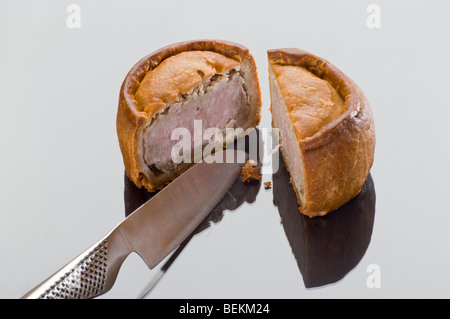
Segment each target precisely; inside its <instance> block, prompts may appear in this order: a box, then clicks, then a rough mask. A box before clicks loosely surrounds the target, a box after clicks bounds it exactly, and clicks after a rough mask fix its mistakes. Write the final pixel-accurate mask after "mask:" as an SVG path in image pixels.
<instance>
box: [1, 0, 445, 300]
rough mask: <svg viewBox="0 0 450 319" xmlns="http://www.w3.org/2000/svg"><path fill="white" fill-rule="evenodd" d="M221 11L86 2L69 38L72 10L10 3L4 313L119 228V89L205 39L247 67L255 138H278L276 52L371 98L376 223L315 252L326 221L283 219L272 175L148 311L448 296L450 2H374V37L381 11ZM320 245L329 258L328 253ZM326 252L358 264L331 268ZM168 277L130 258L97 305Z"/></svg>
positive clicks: (268, 5) (356, 4)
mask: <svg viewBox="0 0 450 319" xmlns="http://www.w3.org/2000/svg"><path fill="white" fill-rule="evenodd" d="M218 1H219V2H220V4H218V5H220V8H221V12H220V14H218V13H217V6H206V5H205V3H204V1H197V0H192V1H177V0H168V1H163V2H158V3H153V2H149V1H143V0H136V1H133V4H132V5H130V2H129V1H114V2H111V1H106V0H97V1H87V0H80V1H75V2H74V3H77V4H79V6H80V8H81V27H80V28H76V29H71V28H69V27H68V25H67V18H68V17H69V13H68V12H67V7H68V5H69V3H68V2H64V1H41V0H24V1H13V0H8V1H2V2H1V4H0V16H1V17H0V34H1V39H2V48H4V50H1V52H0V57H1V58H0V70H1V72H0V87H1V88H2V89H1V90H0V95H1V101H2V103H1V105H0V216H1V222H0V254H1V258H2V261H4V262H3V263H2V266H1V272H0V298H20V297H21V296H23V295H24V294H25V293H26V292H28V291H29V290H30V289H31V288H32V287H34V286H36V285H37V284H38V283H40V282H41V281H42V280H44V279H45V278H47V277H48V276H49V275H51V274H52V273H53V272H54V271H55V270H56V269H59V268H60V267H62V266H64V265H65V264H66V263H67V262H68V261H70V260H72V259H73V258H74V257H75V256H77V255H79V254H80V253H81V252H82V251H84V250H85V249H86V248H87V247H89V246H90V245H92V243H94V242H95V241H96V240H98V239H99V238H101V237H102V236H104V235H105V234H106V233H107V232H108V231H109V230H110V229H112V228H113V227H114V226H115V225H117V224H118V223H119V222H120V221H122V220H123V219H124V216H125V207H124V166H123V161H122V156H121V154H120V150H119V145H118V142H117V134H116V129H115V120H116V112H117V104H118V98H119V91H120V86H121V84H122V81H123V79H124V78H125V75H126V74H127V72H128V71H129V70H130V69H131V68H132V66H133V65H134V64H135V63H136V62H137V61H138V60H139V59H141V58H142V57H144V56H145V55H147V54H149V53H151V52H153V51H154V50H157V49H159V48H161V47H163V46H166V45H168V44H170V43H175V42H179V41H184V40H190V39H202V38H219V39H225V40H230V41H235V42H238V43H240V44H242V45H245V46H247V47H248V48H249V49H250V52H251V53H252V54H253V55H254V57H255V60H256V63H257V65H258V76H259V79H260V85H261V92H262V100H263V107H262V121H261V125H260V127H261V132H262V129H265V128H269V127H270V126H271V118H270V112H269V107H270V97H269V87H268V72H267V53H266V51H267V50H268V49H274V48H283V47H296V48H302V49H305V50H307V51H310V52H311V53H314V54H316V55H319V56H321V57H324V58H326V59H327V60H329V61H330V62H331V63H333V64H334V65H336V66H337V67H338V68H339V69H341V70H342V71H343V72H344V73H346V74H347V75H348V76H349V77H351V78H352V79H353V80H354V81H355V82H356V83H357V84H358V85H359V86H360V87H361V89H362V90H363V92H364V93H365V94H366V96H367V98H368V100H369V102H370V104H371V106H372V110H373V113H374V118H375V129H376V138H377V143H376V152H375V162H374V165H373V167H372V170H371V177H372V181H373V185H374V189H375V190H376V202H375V204H374V205H375V214H374V217H372V215H373V211H372V210H371V209H368V210H367V211H368V212H369V213H367V212H366V213H365V214H364V213H362V212H363V210H364V209H361V210H360V209H359V208H358V209H355V210H354V211H353V212H349V211H347V212H345V213H344V214H336V215H335V218H336V220H335V221H336V224H337V223H339V225H341V226H340V227H342V229H344V230H345V228H346V227H347V226H349V224H352V223H353V225H358V226H354V227H350V230H348V229H347V230H345V231H346V234H348V236H341V235H342V234H340V233H339V232H337V233H336V232H334V231H332V232H327V231H325V233H326V235H323V236H322V235H321V233H322V231H323V230H324V229H327V230H328V229H330V228H333V227H334V226H335V225H334V224H335V223H334V221H333V223H331V219H332V218H331V216H333V215H330V220H328V219H323V220H320V221H318V220H312V221H306V220H305V219H303V218H302V217H301V216H299V215H298V214H294V213H292V212H294V211H295V209H294V208H292V209H291V208H289V210H288V211H283V209H282V204H283V205H286V207H287V206H288V205H287V202H288V198H289V196H288V194H287V193H288V192H289V189H290V188H289V187H288V186H289V185H288V184H286V182H281V181H278V178H279V177H280V178H281V177H282V176H279V175H275V176H274V177H273V176H272V174H270V172H264V174H263V175H262V180H261V183H260V184H257V185H254V186H251V185H236V186H235V187H237V188H236V192H231V193H230V194H232V195H230V196H231V197H230V199H232V200H231V202H230V204H227V205H229V206H227V207H228V208H227V209H223V210H222V212H221V213H220V214H218V217H217V218H213V219H212V220H214V222H210V223H205V224H204V226H205V228H204V229H203V230H202V231H200V232H198V233H197V234H196V235H195V236H193V237H192V238H191V240H190V241H189V242H188V243H187V244H186V245H185V246H184V248H183V249H182V251H180V252H179V254H178V255H177V257H176V258H175V260H174V261H173V262H171V263H170V267H169V268H168V269H167V271H166V272H165V274H164V276H163V277H162V279H161V280H160V281H159V282H158V284H157V285H156V286H155V287H154V289H152V291H151V293H150V294H148V295H147V298H208V297H209V298H352V297H357V298H403V297H406V298H409V297H413V298H424V297H433V298H442V297H444V298H448V297H450V292H449V289H448V284H449V282H450V281H449V279H448V269H449V267H450V252H449V249H448V247H449V244H450V232H449V231H448V229H449V227H450V209H449V205H448V198H449V186H448V180H450V165H449V164H448V163H450V147H448V145H449V143H450V141H449V136H450V126H449V125H448V119H449V118H450V108H449V107H448V93H447V92H448V84H449V83H450V79H449V76H448V72H447V70H450V59H448V57H449V56H450V44H449V42H448V41H445V39H448V36H449V30H450V20H449V19H448V12H450V2H449V1H446V0H436V1H433V2H432V3H431V2H430V1H423V0H412V1H406V0H398V1H387V0H380V1H376V4H378V5H379V7H380V8H381V28H370V27H369V26H368V19H369V18H370V17H371V16H370V15H371V12H372V11H370V10H369V11H370V12H368V11H367V9H368V6H369V4H372V3H373V2H364V1H360V0H346V1H331V0H327V1H295V2H293V1H285V0H280V1H278V2H277V5H276V6H274V5H273V1H266V0H261V1H258V4H255V2H254V1H237V0H227V1H221V0H218ZM71 3H72V2H71ZM137 8H138V9H137ZM236 8H239V9H236ZM168 17H170V19H168ZM299 17H301V18H299ZM213 20H214V21H213ZM369 20H370V19H369ZM168 21H170V23H168ZM281 172H282V171H280V173H281ZM265 182H272V183H273V185H272V186H273V187H272V188H270V189H265V188H264V183H265ZM283 185H284V187H283ZM243 186H245V187H255V189H253V188H251V189H246V190H244V189H242V190H241V188H242V187H243ZM366 186H367V187H368V188H367V189H368V190H370V187H369V186H370V184H366ZM284 188H287V190H286V191H285V190H284ZM278 191H280V193H281V195H282V196H279V195H280V193H278ZM277 194H278V195H277ZM369 194H370V192H368V193H367V194H365V195H367V198H368V199H370V198H371V196H369ZM238 195H241V196H243V197H239V196H238ZM275 195H276V197H277V198H275V201H276V202H277V205H278V206H275V205H274V197H275ZM130 196H137V197H138V198H139V197H140V196H144V197H145V194H139V193H138V194H134V195H130ZM285 196H286V197H285ZM243 198H245V199H243ZM279 198H286V200H285V201H284V200H283V201H280V200H279ZM291 199H292V198H291ZM131 202H132V201H128V204H127V205H130V206H129V207H128V208H127V209H128V210H130V209H132V205H133V204H130V203H131ZM293 203H294V202H293ZM292 205H294V204H292ZM352 205H353V204H352ZM364 205H367V207H372V205H373V203H372V202H370V201H369V203H368V204H364ZM360 206H361V207H363V204H356V205H355V207H360ZM280 210H282V212H281V214H280ZM358 211H359V213H358ZM341 213H342V212H341ZM371 214H372V215H371ZM280 215H281V216H280ZM339 215H340V217H339ZM346 215H347V216H348V218H349V220H350V221H346V218H342V217H343V216H344V217H345V216H346ZM219 216H220V217H219ZM333 218H334V217H333ZM371 218H373V225H372V220H371ZM286 220H289V221H290V222H286ZM309 222H311V223H309ZM296 223H300V225H301V226H300V225H298V226H294V225H296ZM316 223H317V224H316ZM206 226H208V227H206ZM288 226H289V227H290V226H292V228H293V229H292V231H291V230H288ZM362 226H364V227H365V228H364V229H360V228H359V227H362ZM298 227H301V229H298V233H296V232H295V230H296V229H297V228H298ZM370 231H371V235H369V234H370ZM292 233H293V234H294V235H292ZM308 236H309V237H308ZM327 236H333V237H332V239H333V240H332V241H333V243H334V244H336V247H326V245H323V246H320V245H317V244H318V243H320V240H321V239H322V238H323V239H325V238H328V237H327ZM347 237H348V238H347ZM358 237H359V238H358ZM307 238H310V239H311V238H312V239H313V241H311V240H306V239H307ZM356 238H358V239H356ZM347 239H348V241H352V242H353V245H347V244H346V243H345V242H346V241H347ZM369 240H370V242H369ZM327 241H328V240H327ZM337 243H340V245H337ZM292 246H294V248H293V247H292ZM297 246H298V247H297ZM351 246H352V247H354V248H355V251H351V249H350V247H351ZM296 247H297V248H296ZM327 249H331V251H333V252H337V250H339V251H341V252H342V253H343V254H345V255H346V256H349V258H348V259H347V258H346V259H345V260H346V262H344V261H343V259H342V260H341V259H339V258H338V254H337V253H336V254H328V255H327V256H324V252H325V251H326V250H327ZM334 249H336V250H334ZM293 250H296V251H297V250H298V251H299V252H295V253H294V252H293ZM305 257H307V258H305ZM325 257H326V258H331V257H333V258H332V259H331V261H330V262H332V263H333V264H334V265H338V266H335V267H333V271H329V268H328V271H329V272H328V271H327V275H329V277H327V278H323V275H322V273H320V274H318V273H317V272H315V271H316V270H317V271H318V270H319V269H320V268H318V267H317V266H316V265H317V263H319V261H320V262H322V261H323V260H324V259H326V258H325ZM329 260H330V259H329ZM168 261H169V259H167V260H165V261H164V262H163V263H161V265H158V267H156V268H155V269H153V270H149V269H148V268H147V267H146V265H145V263H144V262H143V261H142V259H140V257H139V256H137V255H136V254H133V255H130V256H129V257H128V258H127V259H126V260H125V262H124V264H123V266H122V268H121V271H120V273H119V275H118V278H117V281H116V283H115V285H114V287H113V289H112V290H111V291H110V292H108V293H107V294H106V295H104V296H103V297H102V298H109V297H110V298H135V297H137V296H139V294H140V292H142V291H143V290H145V288H146V287H147V284H148V283H149V282H151V281H152V280H153V279H154V278H157V277H158V275H159V272H158V271H159V270H160V269H161V267H163V265H164V264H165V263H167V262H168ZM347 262H348V263H347ZM299 263H300V269H299ZM313 265H314V267H313ZM334 270H339V272H335V273H332V272H334ZM318 278H321V279H320V281H318ZM307 286H308V287H310V288H307Z"/></svg>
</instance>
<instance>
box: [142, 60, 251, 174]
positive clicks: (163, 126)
mask: <svg viewBox="0 0 450 319" xmlns="http://www.w3.org/2000/svg"><path fill="white" fill-rule="evenodd" d="M206 82H207V83H202V84H200V85H199V86H197V87H195V88H194V90H193V91H192V92H191V93H189V94H184V95H180V98H179V100H178V101H176V102H173V103H171V104H169V105H167V107H166V108H165V109H164V111H163V112H161V113H159V114H157V115H156V117H155V118H154V119H153V120H152V122H151V123H150V125H149V126H148V127H147V128H146V130H145V132H144V134H145V136H144V139H143V143H144V145H143V146H144V159H145V162H146V164H147V165H148V167H149V168H150V169H151V170H152V171H153V173H154V174H155V175H161V174H170V175H171V174H175V173H176V172H177V170H178V169H177V165H175V164H174V162H173V160H172V149H173V148H174V147H175V145H176V144H177V143H179V140H177V139H174V140H173V139H172V132H173V131H174V130H175V129H177V128H185V129H187V130H188V131H189V132H190V137H191V152H190V154H192V158H191V160H192V161H193V160H194V158H193V156H194V154H195V153H197V150H195V148H203V147H205V146H206V145H207V144H208V143H209V142H210V140H208V139H206V140H203V141H202V143H201V145H194V121H195V120H201V129H202V132H201V136H202V137H203V135H204V133H205V130H206V129H208V128H218V129H219V130H220V131H222V132H224V131H225V129H226V128H227V127H232V128H239V127H241V128H244V129H245V128H246V127H247V125H248V118H249V113H250V107H249V104H248V97H247V93H246V90H245V85H244V79H243V77H242V75H241V74H240V72H239V71H237V70H236V69H233V70H231V71H230V72H229V73H228V74H225V75H221V74H216V75H214V76H213V77H211V78H210V79H209V80H208V81H206ZM195 134H197V136H198V135H199V132H195ZM222 134H223V135H225V133H222Z"/></svg>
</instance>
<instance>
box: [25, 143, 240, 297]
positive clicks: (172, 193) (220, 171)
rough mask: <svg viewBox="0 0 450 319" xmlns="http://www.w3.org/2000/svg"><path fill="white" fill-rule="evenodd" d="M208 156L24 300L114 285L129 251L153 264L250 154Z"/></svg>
mask: <svg viewBox="0 0 450 319" xmlns="http://www.w3.org/2000/svg"><path fill="white" fill-rule="evenodd" d="M211 156H214V157H215V159H217V158H220V157H221V156H222V159H221V160H218V161H217V160H216V161H214V160H211V158H210V159H208V158H207V159H205V160H204V161H202V162H200V163H198V164H195V165H194V166H192V167H191V168H190V169H188V170H187V171H186V172H185V173H183V174H182V175H181V176H179V177H178V178H177V179H175V180H174V181H173V182H171V183H170V184H169V185H168V186H166V187H165V188H164V189H162V190H161V191H160V192H159V193H158V194H157V195H155V196H154V197H152V198H151V199H150V200H149V201H147V202H146V203H145V204H143V205H142V206H141V207H139V208H138V209H136V210H135V211H134V212H133V213H132V214H130V215H129V216H128V217H127V218H125V219H124V220H123V221H122V222H121V223H119V225H117V226H116V227H115V228H114V229H113V230H111V231H110V232H109V233H108V234H107V235H105V236H104V237H103V238H101V239H100V240H98V241H97V242H96V243H95V244H93V245H92V246H91V247H89V248H88V249H86V250H85V251H84V252H83V253H81V254H80V255H79V256H78V257H76V258H75V259H74V260H72V261H71V262H69V263H68V264H67V265H66V266H64V267H63V268H61V269H60V270H59V271H57V272H56V273H55V274H53V275H52V276H50V277H49V278H48V279H46V280H44V281H43V282H42V283H41V284H40V285H38V286H37V287H36V288H34V289H33V290H31V291H30V292H29V293H27V294H26V295H24V296H23V297H22V299H87V298H94V297H97V296H99V295H102V294H104V293H106V292H107V291H109V290H110V289H111V288H112V286H113V285H114V282H115V280H116V277H117V275H118V273H119V270H120V267H121V265H122V263H123V262H124V260H125V259H126V257H127V256H128V255H129V254H130V253H132V252H136V253H137V254H138V255H139V256H140V257H141V258H142V259H143V260H144V261H145V263H146V264H147V266H148V267H149V268H150V269H153V268H154V267H155V266H156V265H158V264H159V263H160V262H161V261H162V260H163V259H164V258H166V257H167V256H168V255H169V254H170V253H171V252H172V251H173V250H175V249H176V248H177V247H178V246H179V245H180V244H181V243H182V242H183V241H184V240H185V239H186V238H188V237H189V235H190V234H191V233H192V232H193V231H194V230H195V229H196V228H197V226H198V225H199V224H200V223H201V222H202V221H203V220H204V219H205V218H206V216H208V214H209V213H210V212H211V211H212V210H213V208H214V207H215V206H216V205H217V204H218V203H219V202H220V200H221V199H222V198H223V196H224V195H225V194H226V193H227V191H228V190H229V189H230V188H231V186H232V185H233V183H234V182H235V181H236V179H237V178H238V177H239V175H240V172H241V165H242V163H245V161H246V160H247V158H248V154H247V153H245V152H243V151H239V150H224V151H221V152H218V153H215V154H213V155H211ZM230 159H233V160H231V161H230Z"/></svg>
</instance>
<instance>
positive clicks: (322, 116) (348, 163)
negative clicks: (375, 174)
mask: <svg viewBox="0 0 450 319" xmlns="http://www.w3.org/2000/svg"><path fill="white" fill-rule="evenodd" d="M268 60H269V83H270V96H271V113H272V126H273V127H274V128H278V129H279V143H280V149H281V153H282V156H283V159H284V162H285V164H286V167H287V169H288V171H289V173H290V177H291V182H292V186H293V188H294V190H295V192H296V195H297V199H298V203H299V209H300V212H301V213H302V214H304V215H307V216H309V217H315V216H320V215H325V214H327V213H329V212H331V211H334V210H336V209H337V208H339V207H340V206H342V205H344V204H345V203H347V202H348V201H349V200H351V199H352V198H354V197H355V196H356V195H358V193H359V192H360V191H361V188H362V187H363V185H364V182H365V180H366V178H367V176H368V175H369V172H370V169H371V167H372V164H373V160H374V151H375V127H374V121H373V116H372V111H371V109H370V106H369V103H368V101H367V99H366V97H365V96H364V94H363V92H362V91H361V90H360V88H359V87H358V86H357V85H356V84H355V83H354V82H353V81H352V80H351V79H350V78H349V77H347V76H346V75H344V74H343V73H342V72H341V71H340V70H338V69H337V68H336V67H335V66H333V65H332V64H331V63H329V62H328V61H326V60H324V59H322V58H320V57H317V56H315V55H312V54H310V53H308V52H305V51H303V50H300V49H277V50H270V51H268Z"/></svg>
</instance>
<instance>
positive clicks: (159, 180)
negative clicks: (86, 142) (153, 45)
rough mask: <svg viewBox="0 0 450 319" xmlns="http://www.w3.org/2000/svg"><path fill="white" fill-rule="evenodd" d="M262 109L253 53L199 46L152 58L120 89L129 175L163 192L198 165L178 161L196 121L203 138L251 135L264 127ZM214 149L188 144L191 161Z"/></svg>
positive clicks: (229, 46) (209, 43) (223, 45)
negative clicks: (180, 131)
mask: <svg viewBox="0 0 450 319" xmlns="http://www.w3.org/2000/svg"><path fill="white" fill-rule="evenodd" d="M260 110H261V92H260V87H259V82H258V78H257V70H256V65H255V61H254V59H253V57H252V56H251V54H250V53H249V50H248V49H247V48H245V47H243V46H241V45H239V44H235V43H231V42H226V41H216V40H198V41H189V42H182V43H177V44H174V45H170V46H167V47H165V48H162V49H160V50H158V51H156V52H153V53H152V54H150V55H148V56H146V57H144V58H143V59H141V60H140V61H139V62H138V63H137V64H136V65H135V66H134V67H133V68H132V69H131V70H130V72H129V73H128V75H127V76H126V78H125V80H124V82H123V84H122V87H121V90H120V99H119V108H118V113H117V133H118V137H119V144H120V148H121V152H122V156H123V160H124V164H125V170H126V173H127V176H128V177H129V178H130V180H131V181H133V182H134V184H136V186H138V187H145V188H146V189H147V190H148V191H155V190H158V189H161V188H162V187H164V185H166V184H167V183H169V182H170V181H171V180H173V179H174V178H176V177H177V176H179V175H180V174H181V173H183V172H184V171H185V170H186V169H187V168H189V167H190V166H191V165H192V163H187V161H183V162H181V163H178V162H177V161H175V162H174V161H173V158H172V150H173V147H174V146H175V144H177V143H179V140H177V139H174V138H173V136H172V132H173V131H174V130H175V129H177V128H186V129H188V130H189V132H190V136H191V138H192V139H193V137H194V135H195V134H194V127H195V125H194V124H195V123H194V121H195V120H197V123H201V126H199V127H200V128H201V129H202V132H201V133H202V136H203V133H204V131H205V130H206V129H208V128H218V129H219V130H220V131H221V132H225V130H226V129H227V128H242V129H243V131H245V132H248V131H249V130H250V129H252V128H254V127H256V126H257V125H258V124H259V121H260ZM200 120H201V121H202V122H199V121H200ZM197 129H198V126H197ZM241 135H243V134H241ZM223 136H224V137H225V133H223ZM238 137H240V136H233V137H232V139H233V140H234V139H235V138H238ZM208 142H209V141H208V140H207V139H206V140H202V141H201V143H200V144H199V143H197V144H195V145H194V143H193V142H192V143H189V144H191V145H190V146H191V148H192V149H191V152H189V153H188V154H192V155H194V154H196V153H197V154H198V152H197V151H196V150H195V149H194V148H203V147H205V145H206V144H207V143H208ZM228 142H231V141H230V140H225V141H224V143H223V144H224V145H225V144H226V143H228ZM200 154H201V152H200ZM180 155H183V156H184V155H185V154H180ZM196 160H198V159H195V160H194V159H192V162H193V161H196Z"/></svg>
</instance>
